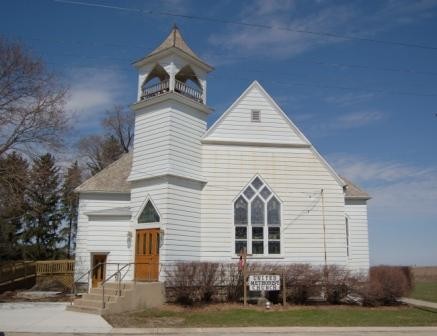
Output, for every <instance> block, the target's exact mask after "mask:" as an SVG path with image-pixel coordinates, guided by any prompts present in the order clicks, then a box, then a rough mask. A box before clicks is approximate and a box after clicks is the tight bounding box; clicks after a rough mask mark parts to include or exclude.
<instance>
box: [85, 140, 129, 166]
mask: <svg viewBox="0 0 437 336" xmlns="http://www.w3.org/2000/svg"><path fill="white" fill-rule="evenodd" d="M78 147H79V153H80V155H81V157H82V158H84V159H85V164H86V166H87V168H88V169H89V172H90V174H91V175H94V174H97V173H98V172H99V171H101V170H102V169H104V168H105V167H107V166H108V165H110V164H111V163H112V162H114V161H116V160H117V159H119V158H120V156H121V155H122V154H123V152H124V151H123V148H122V147H121V145H120V143H119V142H118V140H117V139H116V138H115V137H113V136H101V135H89V136H87V137H84V138H83V139H82V140H80V142H79V145H78Z"/></svg>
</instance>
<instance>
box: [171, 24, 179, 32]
mask: <svg viewBox="0 0 437 336" xmlns="http://www.w3.org/2000/svg"><path fill="white" fill-rule="evenodd" d="M173 29H178V30H179V27H178V25H177V24H176V22H174V23H173V28H172V30H173Z"/></svg>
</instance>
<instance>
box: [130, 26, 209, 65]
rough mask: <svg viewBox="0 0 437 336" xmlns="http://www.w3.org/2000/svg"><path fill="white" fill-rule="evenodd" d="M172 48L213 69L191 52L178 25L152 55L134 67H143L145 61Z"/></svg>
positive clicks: (136, 63)
mask: <svg viewBox="0 0 437 336" xmlns="http://www.w3.org/2000/svg"><path fill="white" fill-rule="evenodd" d="M172 48H176V49H178V50H179V51H182V52H183V53H185V54H187V55H189V56H191V57H192V58H193V59H195V60H197V61H198V62H200V63H202V64H204V65H206V66H207V67H208V68H211V66H210V65H208V64H207V63H206V62H205V61H204V60H202V59H201V58H200V57H199V56H197V55H196V53H195V52H194V51H193V50H191V48H190V47H189V46H188V44H187V43H186V42H185V40H184V38H183V37H182V34H181V32H180V30H179V28H178V27H177V26H176V25H174V26H173V28H172V30H171V31H170V34H168V36H167V38H166V39H165V40H164V41H163V42H162V43H161V44H160V45H159V46H158V47H157V48H156V49H155V50H153V51H152V52H151V53H150V54H148V55H147V56H145V57H144V58H142V59H141V60H138V61H136V62H135V63H134V65H141V63H143V61H145V60H146V59H148V58H150V57H152V56H155V55H157V54H159V53H161V52H163V51H165V50H169V49H172ZM211 69H212V68H211Z"/></svg>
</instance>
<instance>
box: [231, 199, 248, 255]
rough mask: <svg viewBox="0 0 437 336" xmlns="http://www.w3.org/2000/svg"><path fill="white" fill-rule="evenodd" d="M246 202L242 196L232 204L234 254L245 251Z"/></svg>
mask: <svg viewBox="0 0 437 336" xmlns="http://www.w3.org/2000/svg"><path fill="white" fill-rule="evenodd" d="M247 223H248V202H247V201H246V200H245V198H244V197H243V196H240V197H238V199H237V200H236V201H235V203H234V224H235V254H239V253H240V252H242V250H243V249H246V251H247Z"/></svg>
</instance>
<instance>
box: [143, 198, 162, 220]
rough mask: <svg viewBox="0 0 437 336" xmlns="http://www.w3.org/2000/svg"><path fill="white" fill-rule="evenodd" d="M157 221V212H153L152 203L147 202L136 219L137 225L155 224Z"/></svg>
mask: <svg viewBox="0 0 437 336" xmlns="http://www.w3.org/2000/svg"><path fill="white" fill-rule="evenodd" d="M159 220H160V218H159V215H158V212H157V211H156V210H155V207H154V206H153V204H152V202H150V201H148V202H147V204H146V206H145V207H144V209H143V211H142V212H141V215H140V217H139V218H138V223H156V222H159Z"/></svg>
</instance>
